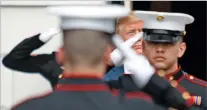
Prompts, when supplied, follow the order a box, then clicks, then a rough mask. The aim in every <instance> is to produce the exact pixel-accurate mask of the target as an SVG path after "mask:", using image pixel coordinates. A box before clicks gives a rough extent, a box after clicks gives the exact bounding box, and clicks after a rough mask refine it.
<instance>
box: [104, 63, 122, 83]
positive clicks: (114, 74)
mask: <svg viewBox="0 0 207 110" xmlns="http://www.w3.org/2000/svg"><path fill="white" fill-rule="evenodd" d="M122 74H124V67H123V66H119V67H113V68H112V69H111V70H110V71H108V72H107V73H106V75H105V76H104V80H105V81H109V80H117V79H118V78H119V76H121V75H122Z"/></svg>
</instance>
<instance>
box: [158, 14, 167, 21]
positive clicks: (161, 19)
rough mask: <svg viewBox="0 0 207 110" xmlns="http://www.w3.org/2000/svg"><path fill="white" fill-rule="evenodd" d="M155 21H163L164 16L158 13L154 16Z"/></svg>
mask: <svg viewBox="0 0 207 110" xmlns="http://www.w3.org/2000/svg"><path fill="white" fill-rule="evenodd" d="M156 19H157V21H163V20H164V19H165V17H164V16H163V15H162V14H158V15H157V17H156Z"/></svg>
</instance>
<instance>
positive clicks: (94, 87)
mask: <svg viewBox="0 0 207 110" xmlns="http://www.w3.org/2000/svg"><path fill="white" fill-rule="evenodd" d="M55 89H56V90H57V91H108V90H109V88H108V87H107V86H106V85H105V84H57V85H56V88H55Z"/></svg>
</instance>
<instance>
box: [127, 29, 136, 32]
mask: <svg viewBox="0 0 207 110" xmlns="http://www.w3.org/2000/svg"><path fill="white" fill-rule="evenodd" d="M130 32H136V29H129V30H128V31H127V33H130Z"/></svg>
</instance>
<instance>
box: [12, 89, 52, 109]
mask: <svg viewBox="0 0 207 110" xmlns="http://www.w3.org/2000/svg"><path fill="white" fill-rule="evenodd" d="M51 93H52V91H49V92H45V93H43V94H41V95H35V96H32V97H30V98H27V99H25V100H23V101H21V102H19V103H17V104H15V105H14V106H13V107H12V109H11V110H19V109H21V110H27V109H29V108H31V107H32V106H33V105H34V107H35V105H36V104H37V103H36V102H38V101H39V99H42V98H44V97H47V96H49V95H51ZM31 104H32V105H31Z"/></svg>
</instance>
